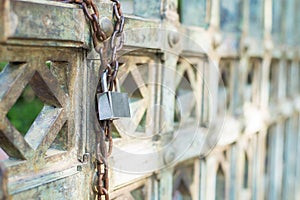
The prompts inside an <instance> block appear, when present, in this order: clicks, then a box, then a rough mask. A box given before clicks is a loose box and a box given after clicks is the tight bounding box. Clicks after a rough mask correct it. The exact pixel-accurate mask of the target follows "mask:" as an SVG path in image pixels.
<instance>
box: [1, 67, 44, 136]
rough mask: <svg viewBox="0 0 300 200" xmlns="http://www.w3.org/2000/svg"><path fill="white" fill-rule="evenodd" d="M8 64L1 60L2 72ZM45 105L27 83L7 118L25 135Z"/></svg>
mask: <svg viewBox="0 0 300 200" xmlns="http://www.w3.org/2000/svg"><path fill="white" fill-rule="evenodd" d="M6 64H7V62H0V71H1V72H2V70H3V69H4V68H5V66H6ZM43 106H44V104H43V103H42V102H41V101H40V100H39V98H38V97H37V96H36V95H35V94H34V91H33V90H32V88H31V87H30V86H29V85H27V86H26V87H25V89H24V91H23V92H22V94H21V96H20V97H19V99H18V100H17V101H16V103H15V104H14V106H13V107H12V108H11V109H10V111H9V112H8V114H7V118H8V119H9V121H10V122H11V123H12V124H13V125H14V127H15V128H16V129H18V130H19V131H20V132H21V133H22V134H23V135H25V134H26V132H27V131H28V130H29V128H30V126H31V124H32V123H33V121H34V120H35V118H36V117H37V115H38V114H39V112H40V111H41V110H42V108H43Z"/></svg>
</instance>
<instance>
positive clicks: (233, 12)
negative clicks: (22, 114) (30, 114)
mask: <svg viewBox="0 0 300 200" xmlns="http://www.w3.org/2000/svg"><path fill="white" fill-rule="evenodd" d="M184 2H185V1H181V3H184ZM122 3H124V4H125V5H128V7H126V9H125V14H126V19H125V21H126V29H125V31H126V41H125V48H126V50H125V51H124V53H125V55H122V57H121V58H120V59H121V61H120V62H121V63H126V64H125V65H122V67H121V68H120V72H119V75H118V77H119V78H120V79H119V80H118V84H119V86H118V87H119V88H122V89H125V90H128V91H127V92H128V93H129V97H130V98H131V103H130V108H131V111H132V118H131V119H130V120H126V119H125V120H119V121H115V122H114V133H115V134H116V138H115V139H114V144H115V150H114V151H113V154H112V157H111V159H110V163H109V164H110V166H111V168H112V169H113V170H112V172H111V174H110V177H111V180H112V182H111V184H110V185H111V188H110V190H111V198H112V199H124V198H128V199H139V198H140V199H155V200H156V199H164V200H168V199H172V198H175V197H180V195H183V196H184V195H186V194H188V195H187V196H188V197H192V199H215V198H217V199H218V198H219V199H268V198H269V199H280V198H281V196H282V195H284V196H285V197H287V198H289V199H296V197H297V196H299V186H300V181H299V180H300V179H299V175H300V172H299V169H300V164H299V159H298V157H299V152H300V150H299V149H300V148H299V146H300V145H299V133H300V132H299V126H298V125H297V124H299V123H298V122H299V112H300V106H299V105H300V103H299V102H300V101H299V87H300V78H299V76H300V73H299V72H300V70H299V69H298V68H299V51H298V50H297V47H298V46H299V39H298V38H299V37H298V36H299V33H300V32H299V30H298V29H299V27H300V26H295V24H297V23H296V22H297V21H299V16H300V14H299V12H296V8H299V5H300V4H299V2H298V1H294V0H289V1H286V2H285V1H272V0H265V1H256V0H249V1H240V0H235V1H232V2H227V1H219V0H211V1H208V0H206V1H204V0H203V1H202V0H201V1H198V3H199V4H197V5H194V4H192V3H191V2H188V4H187V3H186V4H180V3H179V4H178V2H177V1H175V0H163V1H156V0H155V1H154V2H151V3H150V2H149V1H146V0H143V1H137V0H133V1H131V0H127V1H125V2H123V1H122ZM150 4H151V5H150ZM97 6H98V7H99V10H100V15H101V16H105V17H108V18H109V19H111V13H112V10H111V9H110V7H111V5H110V4H109V3H108V1H97ZM199 8H200V9H201V10H202V11H201V12H199ZM0 11H1V16H0V43H1V45H0V61H5V62H10V63H9V64H8V66H7V68H6V69H4V70H3V71H2V72H1V74H0V130H1V131H0V147H1V148H2V149H3V150H4V151H5V152H6V153H7V154H8V156H9V159H6V160H4V161H2V162H4V163H5V165H6V166H7V169H8V172H9V174H8V183H7V181H6V178H5V176H2V175H0V183H1V184H2V185H6V184H8V193H9V195H10V196H11V198H12V199H39V198H40V199H94V198H95V196H94V193H93V191H92V184H93V179H94V176H95V168H94V161H95V157H94V155H95V153H96V152H95V138H96V134H97V133H98V132H99V130H100V127H99V124H98V123H97V117H96V112H95V93H96V86H97V84H98V79H99V77H98V72H99V66H100V61H99V57H98V55H96V54H95V52H92V51H90V49H89V48H91V47H92V45H91V38H90V32H89V31H90V30H89V25H88V23H87V21H86V19H85V18H84V15H83V12H82V9H81V8H80V6H78V5H75V4H67V3H59V2H54V1H37V0H30V1H24V0H22V1H20V0H18V1H8V0H2V1H1V4H0ZM204 12H205V13H204ZM2 13H3V14H2ZM191 15H192V16H194V17H193V18H191V17H190V16H191ZM200 15H201V16H200ZM271 16H272V17H271ZM272 18H273V19H272ZM180 19H181V23H180ZM190 25H193V26H190ZM292 35H293V36H292ZM72 47H76V48H72ZM86 49H89V50H88V51H87V50H86ZM122 53H123V52H122ZM184 60H186V63H185V62H184ZM46 63H51V64H50V66H49V65H47V64H46ZM219 65H220V66H219ZM224 66H225V67H224ZM224 68H225V70H224ZM218 71H219V72H224V74H222V75H223V77H222V78H225V79H226V80H227V81H226V80H223V81H224V82H226V84H225V85H223V86H222V85H221V84H220V83H219V74H218ZM197 72H198V73H197ZM201 75H202V76H201ZM180 77H184V78H186V79H187V82H188V83H189V84H188V87H186V85H184V84H182V83H181V81H182V80H181V78H180ZM203 77H204V78H206V79H208V80H207V83H205V84H204V82H203ZM28 83H29V84H30V85H31V86H32V88H33V89H34V91H35V93H36V94H37V96H38V97H39V98H40V99H41V100H42V101H43V102H44V103H45V104H47V105H45V107H44V109H43V110H42V112H41V113H40V115H39V116H38V117H37V119H36V120H35V122H34V123H33V125H32V127H31V128H30V129H29V131H28V133H27V134H26V135H25V137H23V136H22V135H21V134H20V133H19V131H18V130H17V129H16V128H14V127H13V126H12V124H11V123H10V122H9V120H8V119H7V118H6V114H7V112H8V111H9V110H10V108H11V107H12V106H13V105H14V104H15V102H16V100H17V99H18V97H19V95H20V94H21V93H22V91H23V89H24V87H25V86H26V85H27V84H28ZM152 83H157V84H152ZM130 85H133V86H134V87H136V88H135V89H137V91H135V90H133V89H132V88H131V87H130ZM203 85H207V88H206V89H205V87H203ZM166 86H167V87H166ZM222 89H224V90H225V92H227V96H228V97H227V98H225V96H224V91H222ZM170 91H171V92H170ZM193 93H194V95H195V99H193V98H192V96H193V95H192V94H193ZM223 97H224V98H223ZM222 100H224V101H222ZM178 101H181V102H182V105H183V107H182V113H180V114H181V118H179V117H178V116H176V114H178V108H177V106H178ZM220 105H223V110H222V106H220ZM197 108H199V109H197ZM222 112H223V114H222ZM225 112H226V116H225V114H224V113H225ZM175 116H176V117H175ZM221 116H222V117H221ZM198 118H199V119H200V121H197V119H198ZM219 118H222V119H221V120H220V119H219ZM286 120H288V121H287V122H286ZM198 122H199V123H198ZM285 124H287V125H285ZM198 125H199V126H198ZM178 127H180V128H179V129H178ZM216 133H218V134H216ZM219 133H220V134H219ZM297 141H298V142H297ZM53 143H56V144H55V145H53ZM296 143H297V144H296ZM166 145H167V146H168V148H165V147H166ZM212 149H213V150H212ZM296 149H297V150H296ZM149 152H150V153H149ZM296 152H297V153H296ZM199 156H207V157H205V158H203V159H202V157H200V158H199ZM166 166H167V168H164V169H162V168H163V167H166ZM191 171H192V172H191ZM192 173H194V174H193V178H184V176H185V175H187V177H191V176H190V174H192ZM3 180H4V181H3ZM181 182H183V183H182V184H181ZM2 185H1V188H3V187H2ZM5 191H7V190H6V189H5V188H3V189H2V190H0V197H2V196H3V195H4V193H3V192H5ZM182 191H183V192H182ZM281 191H282V192H281ZM1 195H2V196H1ZM5 195H7V194H5Z"/></svg>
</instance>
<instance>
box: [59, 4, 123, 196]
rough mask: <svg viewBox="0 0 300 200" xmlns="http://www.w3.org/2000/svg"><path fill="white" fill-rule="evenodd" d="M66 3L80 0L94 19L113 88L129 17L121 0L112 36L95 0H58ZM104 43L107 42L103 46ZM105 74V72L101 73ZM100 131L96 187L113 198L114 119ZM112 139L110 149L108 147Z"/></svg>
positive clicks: (103, 63) (97, 43) (94, 31)
mask: <svg viewBox="0 0 300 200" xmlns="http://www.w3.org/2000/svg"><path fill="white" fill-rule="evenodd" d="M58 1H60V2H65V3H77V4H80V5H81V6H82V9H83V11H84V14H85V16H86V17H87V19H88V20H89V21H90V25H91V27H92V30H91V31H92V39H93V44H94V48H95V50H96V52H98V53H99V55H100V59H101V67H100V69H104V71H100V73H104V72H105V73H107V84H108V86H109V87H108V90H109V91H112V90H113V89H114V85H115V84H116V77H117V74H118V70H119V62H118V60H117V53H118V51H120V50H121V49H122V47H123V45H124V32H123V30H124V24H125V19H124V16H123V13H122V10H121V3H120V1H119V0H111V2H112V3H113V9H112V10H113V20H114V22H115V24H114V28H113V33H112V35H106V33H105V31H103V30H102V29H101V26H100V24H99V11H98V8H97V6H96V4H95V3H94V1H93V0H58ZM101 43H103V45H102V47H101ZM99 77H101V74H99ZM99 92H103V91H102V88H101V84H100V83H99V84H98V87H97V93H99ZM99 124H100V127H101V128H100V130H101V131H100V134H99V135H98V136H97V141H96V142H97V145H96V148H97V150H96V153H97V156H96V159H97V161H96V169H97V178H98V180H97V181H96V182H97V184H96V186H95V187H94V190H95V192H96V193H97V198H98V200H101V199H102V197H104V199H105V200H109V194H108V191H109V176H108V163H107V159H108V156H110V154H111V152H112V146H113V141H112V136H111V124H112V120H104V121H100V120H99ZM106 142H108V148H107V147H106Z"/></svg>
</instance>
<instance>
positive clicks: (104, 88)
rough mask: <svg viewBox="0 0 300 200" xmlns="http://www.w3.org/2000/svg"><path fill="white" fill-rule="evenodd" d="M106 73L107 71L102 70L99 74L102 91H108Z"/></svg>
mask: <svg viewBox="0 0 300 200" xmlns="http://www.w3.org/2000/svg"><path fill="white" fill-rule="evenodd" d="M107 74H108V71H107V70H104V71H103V73H102V75H101V87H102V92H108V86H107Z"/></svg>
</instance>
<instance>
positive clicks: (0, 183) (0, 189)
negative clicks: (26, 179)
mask: <svg viewBox="0 0 300 200" xmlns="http://www.w3.org/2000/svg"><path fill="white" fill-rule="evenodd" d="M7 177H8V176H7V170H6V169H5V167H4V165H3V163H0V199H2V200H5V199H8V193H7Z"/></svg>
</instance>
